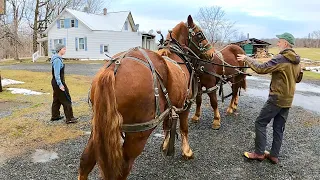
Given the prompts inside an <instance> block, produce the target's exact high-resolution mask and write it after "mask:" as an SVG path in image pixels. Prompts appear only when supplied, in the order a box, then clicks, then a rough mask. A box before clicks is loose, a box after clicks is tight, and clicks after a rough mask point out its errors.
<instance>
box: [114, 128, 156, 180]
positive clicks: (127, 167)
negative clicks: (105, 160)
mask: <svg viewBox="0 0 320 180" xmlns="http://www.w3.org/2000/svg"><path fill="white" fill-rule="evenodd" d="M152 131H153V130H149V131H145V132H138V133H126V136H125V140H124V143H123V157H124V162H123V166H122V173H121V176H120V177H118V178H117V179H118V180H126V179H127V177H128V176H129V174H130V171H131V169H132V166H133V163H134V160H135V159H136V158H137V157H138V156H139V155H140V154H141V153H142V151H143V149H144V146H145V144H146V143H147V140H148V137H149V136H150V134H151V132H152Z"/></svg>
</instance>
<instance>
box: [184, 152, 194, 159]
mask: <svg viewBox="0 0 320 180" xmlns="http://www.w3.org/2000/svg"><path fill="white" fill-rule="evenodd" d="M182 157H183V159H184V160H190V159H194V155H193V153H192V154H191V155H189V156H187V155H185V154H183V155H182Z"/></svg>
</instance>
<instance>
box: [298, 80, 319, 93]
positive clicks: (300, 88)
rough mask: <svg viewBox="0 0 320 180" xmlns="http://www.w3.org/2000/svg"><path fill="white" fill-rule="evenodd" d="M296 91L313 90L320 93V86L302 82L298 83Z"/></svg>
mask: <svg viewBox="0 0 320 180" xmlns="http://www.w3.org/2000/svg"><path fill="white" fill-rule="evenodd" d="M296 91H302V92H313V93H319V94H320V86H317V85H313V84H307V83H303V82H301V83H298V84H297V85H296Z"/></svg>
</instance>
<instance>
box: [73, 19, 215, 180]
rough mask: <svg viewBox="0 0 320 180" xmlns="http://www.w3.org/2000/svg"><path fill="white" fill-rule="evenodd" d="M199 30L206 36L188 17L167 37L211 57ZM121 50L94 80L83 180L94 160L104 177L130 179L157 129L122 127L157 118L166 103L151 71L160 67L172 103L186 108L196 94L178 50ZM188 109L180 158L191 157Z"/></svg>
mask: <svg viewBox="0 0 320 180" xmlns="http://www.w3.org/2000/svg"><path fill="white" fill-rule="evenodd" d="M199 33H201V34H202V32H201V29H200V28H198V26H196V25H195V24H194V23H193V19H192V17H191V16H190V15H189V16H188V20H187V23H183V22H181V23H179V24H178V25H176V26H175V27H174V29H173V30H172V33H171V35H172V36H170V34H168V36H167V40H168V39H170V37H172V39H173V38H174V39H175V40H177V41H178V42H179V43H180V45H182V46H188V47H189V48H190V49H191V50H192V51H193V52H194V53H195V54H196V55H198V56H199V57H201V58H204V59H211V58H212V56H213V53H214V50H213V48H210V49H206V48H204V47H206V45H209V43H208V41H207V40H206V39H205V38H201V39H199V38H198V36H197V35H199ZM190 42H192V43H190ZM169 44H170V43H169ZM198 45H199V46H201V47H199V46H198ZM202 45H205V46H202ZM210 47H211V45H210ZM119 54H121V55H120V56H121V57H120V58H119V56H118V55H119ZM119 54H118V55H115V57H113V58H114V59H118V60H117V61H116V62H115V63H114V64H111V65H110V64H106V65H105V66H104V67H103V68H102V69H101V70H100V71H99V72H98V74H97V75H96V76H95V77H94V80H93V82H92V87H91V93H90V99H91V101H92V106H93V119H92V133H91V136H90V138H89V141H88V144H87V146H86V148H85V150H84V152H83V154H82V156H81V159H80V168H79V176H78V179H79V180H86V179H87V178H88V174H89V173H90V172H91V171H92V169H93V167H94V166H95V164H96V163H98V165H99V168H100V172H101V175H102V177H103V178H104V179H105V180H110V179H112V180H113V179H126V178H127V176H128V175H129V173H130V171H131V168H132V165H133V163H134V160H135V159H136V158H137V157H138V156H139V155H140V154H141V152H142V151H143V149H144V146H145V144H146V142H147V139H148V137H149V136H150V134H151V133H152V131H153V130H154V129H155V128H152V129H150V130H145V131H142V132H124V135H123V134H121V130H122V128H123V126H125V125H128V124H129V125H130V124H136V123H147V122H149V121H150V120H152V119H154V118H155V117H156V114H157V111H156V109H157V108H155V107H156V104H157V103H156V100H155V97H157V96H158V97H159V101H160V106H159V108H160V111H161V112H163V111H165V110H166V108H167V107H168V103H167V101H166V97H165V93H163V92H161V91H160V92H159V94H158V92H157V91H156V90H155V88H154V85H155V84H156V87H158V86H159V84H160V82H159V81H158V82H156V83H155V82H154V78H153V73H152V72H154V71H156V73H158V74H159V76H160V79H161V81H162V83H163V85H164V86H165V87H166V89H167V92H168V95H169V99H170V102H171V104H172V105H173V106H175V107H177V108H182V107H183V106H184V105H185V101H186V99H190V98H191V97H192V92H191V91H189V88H188V87H189V84H188V83H190V81H189V80H190V77H191V74H192V73H189V71H188V68H187V67H186V63H185V61H184V60H183V59H182V58H181V57H180V56H178V55H177V54H176V53H173V52H171V51H170V50H168V49H162V50H160V51H158V52H157V53H156V52H153V51H150V50H145V49H141V48H135V49H131V50H129V51H127V52H125V53H119ZM164 55H165V56H168V57H169V58H171V61H170V60H166V59H165V58H163V56H164ZM152 66H153V67H152ZM152 68H154V69H153V70H154V71H153V70H152ZM159 89H160V88H159ZM190 92H191V93H190ZM189 108H190V106H189V107H188V108H187V109H186V110H185V111H183V112H181V113H179V117H180V133H181V140H182V146H181V148H182V156H183V157H184V158H186V159H190V158H193V152H192V150H191V148H190V146H189V142H188V115H189ZM168 126H169V125H168V117H166V118H165V119H164V121H163V128H164V130H167V129H168ZM168 136H169V134H168V132H167V131H165V140H164V142H163V144H162V149H163V151H164V152H165V150H166V149H168V146H169V145H168V141H169V140H168V139H169V138H168ZM122 138H123V140H124V142H123V143H122V142H121V139H122ZM173 138H174V137H173Z"/></svg>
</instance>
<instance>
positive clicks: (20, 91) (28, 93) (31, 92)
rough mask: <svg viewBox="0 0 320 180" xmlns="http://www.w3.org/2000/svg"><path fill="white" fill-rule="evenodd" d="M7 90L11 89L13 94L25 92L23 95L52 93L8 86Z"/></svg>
mask: <svg viewBox="0 0 320 180" xmlns="http://www.w3.org/2000/svg"><path fill="white" fill-rule="evenodd" d="M7 90H9V91H11V93H12V94H23V95H42V94H50V93H42V92H37V91H31V90H29V89H22V88H7Z"/></svg>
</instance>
